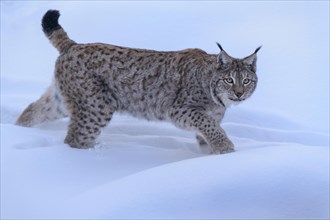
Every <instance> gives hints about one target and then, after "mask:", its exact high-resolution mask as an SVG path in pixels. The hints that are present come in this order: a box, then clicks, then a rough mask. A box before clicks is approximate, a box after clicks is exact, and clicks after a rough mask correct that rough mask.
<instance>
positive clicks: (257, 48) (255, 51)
mask: <svg viewBox="0 0 330 220" xmlns="http://www.w3.org/2000/svg"><path fill="white" fill-rule="evenodd" d="M261 47H262V46H260V47H258V48H257V49H256V50H255V51H254V53H257V52H258V51H259V50H260V49H261Z"/></svg>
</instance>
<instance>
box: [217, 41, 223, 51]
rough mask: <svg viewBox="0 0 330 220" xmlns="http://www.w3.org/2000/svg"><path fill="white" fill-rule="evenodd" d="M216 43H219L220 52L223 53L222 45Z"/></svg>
mask: <svg viewBox="0 0 330 220" xmlns="http://www.w3.org/2000/svg"><path fill="white" fill-rule="evenodd" d="M216 43H217V45H218V47H219V48H220V50H221V51H223V49H222V47H221V45H220V44H219V43H218V42H216Z"/></svg>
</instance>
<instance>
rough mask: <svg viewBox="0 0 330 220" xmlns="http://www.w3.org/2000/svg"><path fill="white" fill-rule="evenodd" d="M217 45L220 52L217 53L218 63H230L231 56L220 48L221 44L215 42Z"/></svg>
mask: <svg viewBox="0 0 330 220" xmlns="http://www.w3.org/2000/svg"><path fill="white" fill-rule="evenodd" d="M217 45H218V47H219V48H220V53H219V55H218V59H217V61H218V64H220V66H221V65H225V64H228V63H231V62H232V61H233V58H232V57H231V56H229V55H228V54H227V53H226V51H225V50H224V49H222V47H221V45H220V44H219V43H218V42H217Z"/></svg>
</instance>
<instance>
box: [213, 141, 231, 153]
mask: <svg viewBox="0 0 330 220" xmlns="http://www.w3.org/2000/svg"><path fill="white" fill-rule="evenodd" d="M232 152H235V147H234V144H233V142H231V141H230V140H229V139H225V140H223V142H222V143H221V144H220V146H218V147H214V148H213V149H212V154H227V153H232Z"/></svg>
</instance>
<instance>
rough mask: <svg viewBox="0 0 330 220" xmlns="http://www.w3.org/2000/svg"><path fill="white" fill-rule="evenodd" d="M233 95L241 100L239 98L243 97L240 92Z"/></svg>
mask: <svg viewBox="0 0 330 220" xmlns="http://www.w3.org/2000/svg"><path fill="white" fill-rule="evenodd" d="M235 95H236V97H237V98H241V96H242V95H243V92H241V91H236V92H235Z"/></svg>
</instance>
